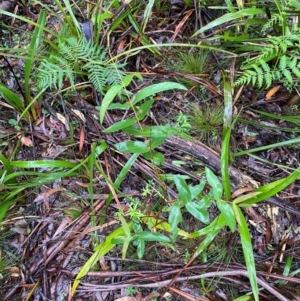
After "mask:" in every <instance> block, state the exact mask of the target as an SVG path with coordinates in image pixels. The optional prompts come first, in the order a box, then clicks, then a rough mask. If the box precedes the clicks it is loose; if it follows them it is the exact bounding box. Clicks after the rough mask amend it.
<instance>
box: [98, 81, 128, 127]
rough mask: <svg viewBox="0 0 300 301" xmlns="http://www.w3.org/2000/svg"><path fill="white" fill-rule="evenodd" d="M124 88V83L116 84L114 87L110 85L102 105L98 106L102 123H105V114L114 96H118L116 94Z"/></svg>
mask: <svg viewBox="0 0 300 301" xmlns="http://www.w3.org/2000/svg"><path fill="white" fill-rule="evenodd" d="M122 89H123V87H122V85H114V86H112V87H110V89H109V90H108V91H107V92H106V94H105V96H104V98H103V100H102V103H101V106H100V107H98V108H99V111H100V112H99V115H100V124H102V123H103V120H104V116H105V113H106V111H107V109H108V107H109V105H110V104H111V102H112V101H113V100H114V98H115V97H116V95H117V94H118V93H119V92H120V91H121V90H122Z"/></svg>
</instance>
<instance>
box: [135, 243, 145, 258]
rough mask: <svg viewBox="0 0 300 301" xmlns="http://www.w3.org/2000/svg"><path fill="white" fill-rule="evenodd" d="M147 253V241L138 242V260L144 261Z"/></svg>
mask: <svg viewBox="0 0 300 301" xmlns="http://www.w3.org/2000/svg"><path fill="white" fill-rule="evenodd" d="M144 253H145V241H144V240H142V239H139V240H138V245H137V255H138V259H142V258H143V256H144Z"/></svg>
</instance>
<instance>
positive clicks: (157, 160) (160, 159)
mask: <svg viewBox="0 0 300 301" xmlns="http://www.w3.org/2000/svg"><path fill="white" fill-rule="evenodd" d="M152 161H153V163H154V164H155V165H157V166H159V165H162V164H163V163H164V162H165V157H164V155H163V154H162V153H160V152H155V153H154V154H153V157H152Z"/></svg>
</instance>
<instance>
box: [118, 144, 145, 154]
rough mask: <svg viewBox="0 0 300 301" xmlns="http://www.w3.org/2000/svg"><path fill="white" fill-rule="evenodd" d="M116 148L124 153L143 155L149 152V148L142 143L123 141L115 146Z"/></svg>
mask: <svg viewBox="0 0 300 301" xmlns="http://www.w3.org/2000/svg"><path fill="white" fill-rule="evenodd" d="M115 148H116V149H117V150H118V151H120V152H123V153H133V154H143V153H147V152H149V146H148V145H147V144H146V143H145V142H142V141H123V142H120V143H117V144H115Z"/></svg>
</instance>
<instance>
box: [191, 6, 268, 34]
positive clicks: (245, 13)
mask: <svg viewBox="0 0 300 301" xmlns="http://www.w3.org/2000/svg"><path fill="white" fill-rule="evenodd" d="M265 14H266V11H265V10H264V9H260V8H246V9H242V10H240V11H237V12H234V13H228V14H225V15H223V16H222V17H220V18H217V19H215V20H214V21H212V22H209V23H208V24H207V25H205V26H203V27H202V28H201V29H199V30H198V31H196V32H195V33H194V34H193V37H195V36H196V35H198V34H201V33H203V32H205V31H207V30H210V29H212V28H214V27H216V26H220V25H222V24H224V23H228V22H230V21H233V20H236V19H240V18H244V17H251V18H252V17H253V16H254V15H265Z"/></svg>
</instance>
